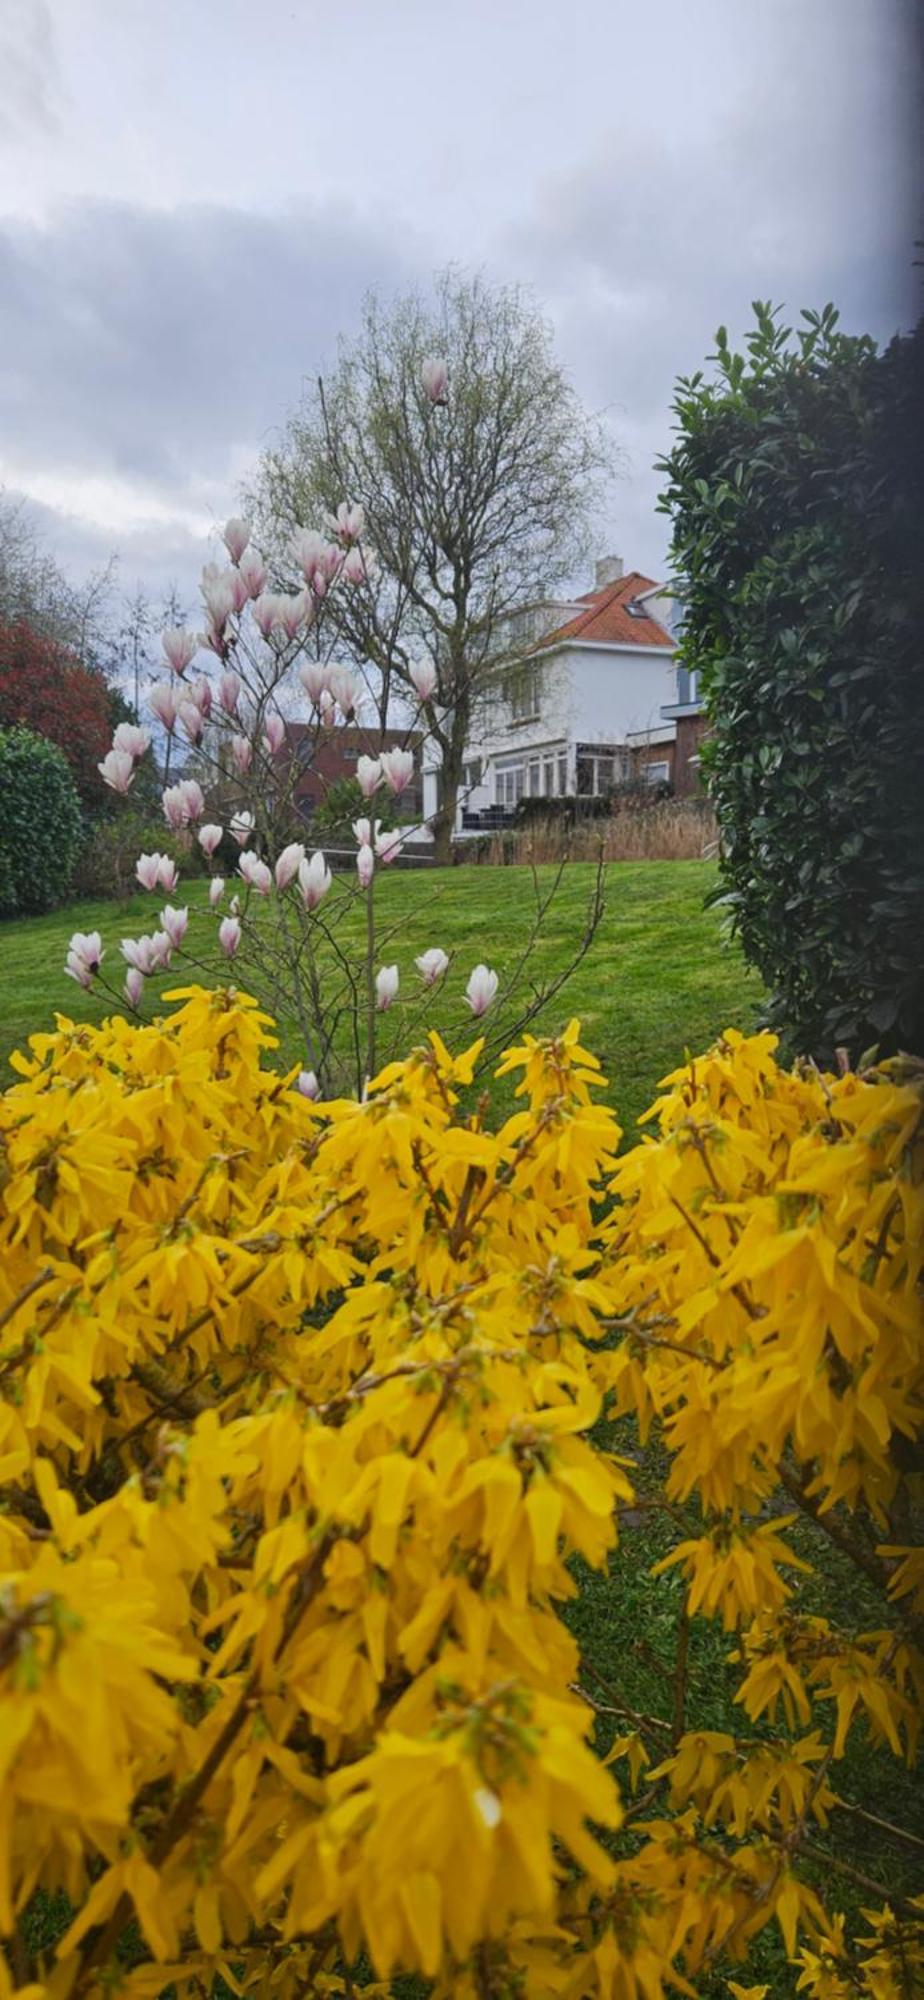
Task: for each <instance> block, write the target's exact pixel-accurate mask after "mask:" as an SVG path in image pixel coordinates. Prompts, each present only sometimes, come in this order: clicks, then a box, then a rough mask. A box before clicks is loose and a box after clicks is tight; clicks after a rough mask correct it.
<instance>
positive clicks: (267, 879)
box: [238, 847, 273, 896]
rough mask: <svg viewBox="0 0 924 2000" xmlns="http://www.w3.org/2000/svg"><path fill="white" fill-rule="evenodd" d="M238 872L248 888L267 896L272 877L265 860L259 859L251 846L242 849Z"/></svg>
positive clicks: (271, 884)
mask: <svg viewBox="0 0 924 2000" xmlns="http://www.w3.org/2000/svg"><path fill="white" fill-rule="evenodd" d="M238 872H239V873H240V875H241V877H242V879H243V880H244V881H245V882H246V884H247V887H248V889H255V890H256V892H257V895H258V896H268V895H269V892H270V890H271V888H272V886H273V877H272V874H271V873H270V870H269V868H268V867H267V865H266V862H265V861H261V860H260V856H259V854H255V853H254V850H253V848H252V847H247V848H245V849H244V852H243V854H242V855H241V858H240V861H239V862H238Z"/></svg>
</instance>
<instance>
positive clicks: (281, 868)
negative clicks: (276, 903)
mask: <svg viewBox="0 0 924 2000" xmlns="http://www.w3.org/2000/svg"><path fill="white" fill-rule="evenodd" d="M304 859H305V850H304V848H303V846H302V843H301V841H300V840H292V841H290V842H289V845H288V847H284V848H283V850H282V853H281V854H280V856H279V859H278V860H277V862H276V868H275V876H276V887H277V889H288V888H289V887H290V885H291V884H292V883H293V882H294V881H295V877H296V875H297V874H298V871H299V868H300V867H301V864H302V862H303V861H304Z"/></svg>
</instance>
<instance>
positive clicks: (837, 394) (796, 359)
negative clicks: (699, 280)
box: [662, 305, 924, 1060]
mask: <svg viewBox="0 0 924 2000" xmlns="http://www.w3.org/2000/svg"><path fill="white" fill-rule="evenodd" d="M755 312H756V327H755V330H754V331H753V333H752V334H751V335H750V336H749V338H748V340H747V350H748V352H747V355H746V356H743V355H741V354H735V353H732V352H731V350H730V348H729V346H728V343H727V339H726V336H725V331H724V329H720V331H719V335H718V351H717V354H716V356H715V357H714V358H715V361H716V364H717V368H716V376H715V379H714V380H712V381H706V380H705V379H704V378H703V376H702V375H694V376H693V377H692V378H690V379H689V380H682V381H681V382H680V384H679V386H678V391H677V398H676V403H675V410H676V416H677V427H678V430H679V437H678V440H677V443H676V445H675V447H674V449H673V451H672V452H671V454H670V456H669V457H668V458H667V459H666V460H664V461H663V464H662V470H664V471H665V472H666V474H667V481H668V483H667V488H666V492H665V495H664V499H663V502H662V505H663V506H664V507H665V508H666V509H667V511H669V512H670V514H671V515H672V517H673V560H674V564H675V567H676V570H677V573H678V576H679V578H680V579H682V585H681V587H682V590H683V595H684V599H685V604H686V617H685V623H684V627H683V636H682V658H683V662H684V665H685V666H687V667H688V668H690V669H693V670H696V671H697V672H698V673H699V675H700V681H701V687H702V689H703V691H704V695H705V701H706V706H707V709H708V713H709V718H710V723H711V738H710V741H709V743H708V744H707V745H706V748H705V751H704V759H703V761H704V764H705V765H706V767H707V770H708V783H709V789H710V791H711V794H712V798H713V800H714V802H715V806H716V809H717V813H718V817H719V823H720V827H721V833H722V844H723V858H722V869H723V874H724V879H725V888H726V900H727V902H728V904H729V905H730V907H731V910H732V912H733V915H734V920H735V923H736V925H737V928H738V931H739V933H740V936H741V940H742V943H743V945H744V949H745V951H746V952H747V954H748V956H749V958H750V959H751V961H752V963H753V964H755V965H756V966H757V967H758V969H759V970H760V972H761V973H762V975H763V977H764V979H765V981H766V983H767V985H768V986H769V987H770V988H771V989H772V996H773V997H772V1007H771V1013H770V1016H769V1018H770V1019H771V1021H772V1022H773V1023H774V1024H775V1025H781V1026H783V1027H785V1029H786V1030H787V1032H788V1033H789V1034H790V1035H791V1037H792V1038H793V1040H794V1042H795V1045H796V1046H797V1047H798V1048H799V1049H801V1050H803V1051H806V1052H812V1053H814V1054H816V1055H818V1056H821V1057H824V1058H825V1059H829V1058H830V1056H831V1052H832V1050H833V1049H834V1047H835V1046H837V1045H838V1044H846V1045H848V1046H849V1048H850V1049H851V1050H852V1052H853V1056H854V1059H855V1060H856V1059H857V1058H858V1055H859V1052H860V1051H862V1050H864V1049H867V1048H869V1047H871V1046H873V1045H876V1046H878V1048H879V1050H880V1052H886V1051H888V1050H894V1049H896V1048H905V1049H914V1050H917V1051H920V1050H922V1049H924V951H922V938H924V786H922V784H921V777H920V768H919V762H920V760H919V758H918V756H917V754H916V751H917V746H918V745H919V744H920V742H921V741H922V739H924V675H922V673H921V666H920V655H921V633H922V630H924V573H922V566H921V561H920V547H919V541H920V520H921V515H922V510H924V460H922V455H921V451H920V443H919V440H920V437H921V434H922V429H924V328H919V329H918V331H917V332H916V333H915V334H914V336H912V337H911V338H908V339H897V340H895V341H893V342H892V344H891V346H890V347H888V348H887V349H886V350H885V351H884V352H883V353H881V354H880V353H877V352H876V349H875V346H874V344H873V342H872V341H871V340H869V339H865V338H859V339H858V338H851V337H848V336H847V335H845V334H842V333H841V332H840V331H839V330H838V326H837V314H836V312H835V311H834V309H833V308H832V307H827V308H826V309H825V310H824V311H823V312H822V313H818V314H816V313H809V312H807V313H804V314H803V316H802V317H803V325H802V327H801V329H800V330H799V331H798V332H797V334H796V335H795V337H793V336H792V334H791V333H790V331H789V330H788V329H787V328H785V327H783V326H781V325H780V324H779V323H778V320H777V317H776V316H775V314H774V313H773V312H772V311H771V309H770V308H769V307H768V306H762V305H758V306H756V307H755Z"/></svg>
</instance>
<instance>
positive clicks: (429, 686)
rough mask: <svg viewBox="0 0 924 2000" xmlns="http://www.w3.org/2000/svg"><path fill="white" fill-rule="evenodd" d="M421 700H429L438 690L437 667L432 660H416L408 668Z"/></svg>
mask: <svg viewBox="0 0 924 2000" xmlns="http://www.w3.org/2000/svg"><path fill="white" fill-rule="evenodd" d="M408 672H409V674H410V677H411V680H412V681H413V683H414V686H415V688H416V689H417V693H418V694H419V696H420V699H421V701H429V700H430V697H431V695H433V694H435V692H436V668H435V666H434V665H433V661H432V660H414V661H413V662H412V664H411V666H410V667H409V668H408Z"/></svg>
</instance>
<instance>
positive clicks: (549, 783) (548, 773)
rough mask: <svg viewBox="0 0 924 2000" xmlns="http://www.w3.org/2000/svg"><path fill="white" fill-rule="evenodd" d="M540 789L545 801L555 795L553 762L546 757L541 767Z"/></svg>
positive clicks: (552, 759) (551, 758) (550, 758)
mask: <svg viewBox="0 0 924 2000" xmlns="http://www.w3.org/2000/svg"><path fill="white" fill-rule="evenodd" d="M542 789H543V792H544V793H545V796H546V798H547V799H551V798H553V797H554V795H555V760H554V758H553V757H547V758H546V760H545V763H544V765H543V767H542Z"/></svg>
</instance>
